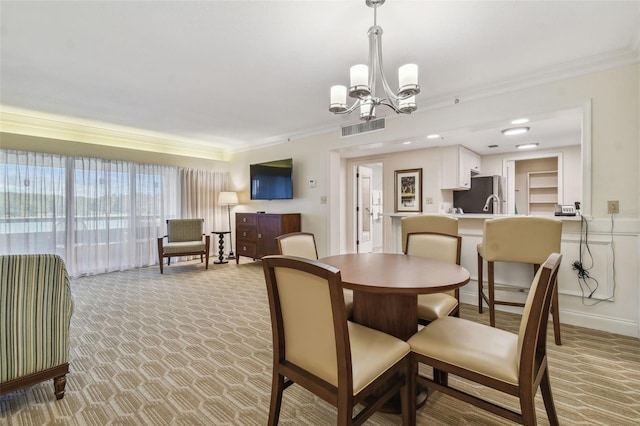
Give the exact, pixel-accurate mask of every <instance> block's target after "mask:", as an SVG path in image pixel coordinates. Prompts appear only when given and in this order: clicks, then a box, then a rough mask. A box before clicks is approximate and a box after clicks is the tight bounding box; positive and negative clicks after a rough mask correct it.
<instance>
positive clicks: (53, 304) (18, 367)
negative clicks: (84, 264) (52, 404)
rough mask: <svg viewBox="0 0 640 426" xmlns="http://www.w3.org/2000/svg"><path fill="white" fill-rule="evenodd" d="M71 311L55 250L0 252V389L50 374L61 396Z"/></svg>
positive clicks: (6, 390) (63, 269)
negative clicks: (34, 252)
mask: <svg viewBox="0 0 640 426" xmlns="http://www.w3.org/2000/svg"><path fill="white" fill-rule="evenodd" d="M72 312H73V300H72V298H71V288H70V286H69V277H68V276H67V269H66V267H65V265H64V262H63V261H62V259H61V258H60V257H59V256H57V255H53V254H30V255H7V256H0V395H4V394H6V393H9V392H13V391H16V390H18V389H22V388H25V387H27V386H31V385H34V384H36V383H39V382H42V381H45V380H48V379H53V385H54V389H55V395H56V399H61V398H63V397H64V391H65V386H66V383H67V379H66V374H67V373H68V372H69V345H70V338H69V326H70V324H71V314H72Z"/></svg>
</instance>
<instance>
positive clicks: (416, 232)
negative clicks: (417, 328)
mask: <svg viewBox="0 0 640 426" xmlns="http://www.w3.org/2000/svg"><path fill="white" fill-rule="evenodd" d="M401 224H402V225H401V226H402V235H403V248H404V253H405V254H407V255H410V256H421V257H427V258H431V259H438V260H443V261H445V262H449V263H455V264H457V265H459V264H460V254H461V249H462V238H461V237H460V236H459V235H458V219H457V218H453V217H448V216H438V215H424V216H410V217H405V218H402V221H401ZM447 315H454V316H459V315H460V290H459V289H455V290H452V291H450V292H446V293H434V294H421V295H419V296H418V322H419V323H420V324H423V325H424V324H428V323H429V322H431V321H433V320H435V319H437V318H441V317H443V316H447Z"/></svg>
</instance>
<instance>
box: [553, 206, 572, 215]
mask: <svg viewBox="0 0 640 426" xmlns="http://www.w3.org/2000/svg"><path fill="white" fill-rule="evenodd" d="M553 214H554V215H555V216H575V215H576V208H575V206H571V205H565V204H556V206H555V209H554V213H553Z"/></svg>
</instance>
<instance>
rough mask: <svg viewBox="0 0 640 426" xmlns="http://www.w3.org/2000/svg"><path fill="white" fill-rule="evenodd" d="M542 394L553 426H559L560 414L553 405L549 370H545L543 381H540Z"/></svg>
mask: <svg viewBox="0 0 640 426" xmlns="http://www.w3.org/2000/svg"><path fill="white" fill-rule="evenodd" d="M540 392H541V393H542V400H543V401H544V409H545V410H546V411H547V418H548V419H549V424H550V425H551V426H557V425H559V422H558V413H556V406H555V404H554V403H553V394H552V393H551V383H550V382H549V369H547V368H545V369H544V373H543V374H542V380H541V381H540Z"/></svg>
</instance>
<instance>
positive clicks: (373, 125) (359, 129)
mask: <svg viewBox="0 0 640 426" xmlns="http://www.w3.org/2000/svg"><path fill="white" fill-rule="evenodd" d="M384 127H385V119H384V118H379V119H377V120H369V121H363V122H362V123H358V124H352V125H351V126H344V127H343V128H342V137H343V138H345V137H347V136H353V135H359V134H360V133H367V132H374V131H376V130H384Z"/></svg>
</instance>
